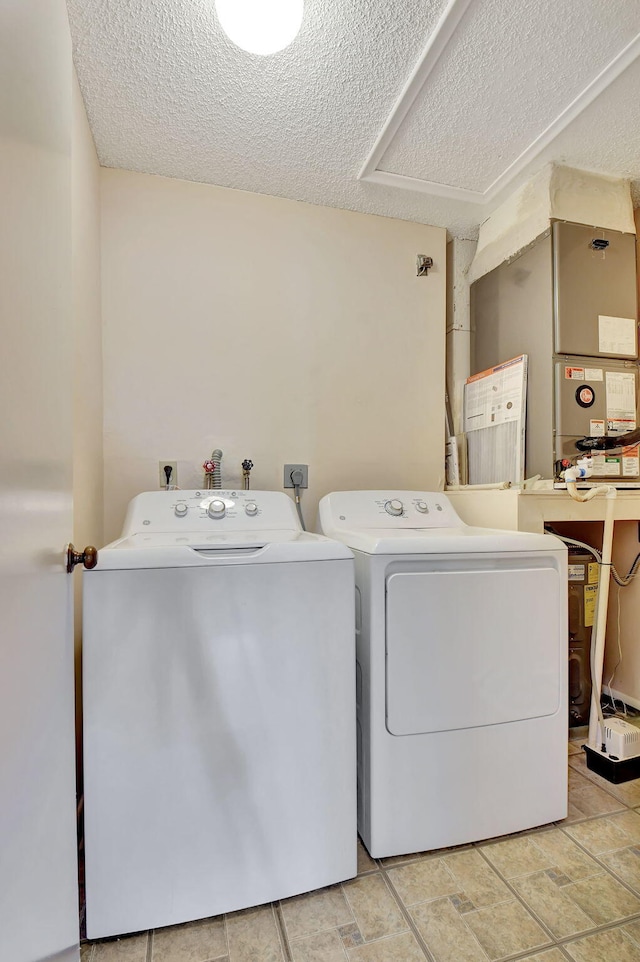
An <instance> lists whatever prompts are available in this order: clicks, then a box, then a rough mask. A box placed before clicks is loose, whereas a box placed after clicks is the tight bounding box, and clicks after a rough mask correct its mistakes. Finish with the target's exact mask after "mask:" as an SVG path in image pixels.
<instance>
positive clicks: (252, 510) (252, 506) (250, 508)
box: [244, 501, 258, 518]
mask: <svg viewBox="0 0 640 962" xmlns="http://www.w3.org/2000/svg"><path fill="white" fill-rule="evenodd" d="M244 510H245V511H246V513H247V514H248V515H249V517H251V518H252V517H253V516H254V514H257V513H258V505H257V504H256V503H255V501H248V502H247V504H245V506H244Z"/></svg>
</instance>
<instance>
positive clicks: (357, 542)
mask: <svg viewBox="0 0 640 962" xmlns="http://www.w3.org/2000/svg"><path fill="white" fill-rule="evenodd" d="M319 518H320V528H321V530H322V532H323V534H325V535H327V536H328V537H330V538H336V539H338V540H340V541H342V542H343V543H344V544H346V545H348V546H349V547H350V548H353V549H355V550H357V551H362V552H364V553H366V554H372V555H374V554H384V555H388V554H391V555H392V554H402V555H406V554H441V553H453V552H455V553H466V552H498V551H545V552H549V551H553V550H558V549H560V550H563V551H564V550H565V549H564V547H563V546H562V544H561V542H559V541H557V540H556V539H553V538H551V537H550V536H549V535H542V534H532V533H529V532H523V531H503V530H498V529H494V528H477V527H471V526H470V525H467V524H465V523H464V521H462V520H461V519H460V518H459V516H458V515H457V514H456V511H455V510H454V508H453V506H452V504H451V502H450V501H449V499H448V498H447V496H446V495H445V494H442V493H441V492H434V491H389V490H387V491H336V492H333V493H332V494H328V495H326V497H324V498H323V499H322V500H321V502H320V509H319Z"/></svg>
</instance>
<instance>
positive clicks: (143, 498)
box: [122, 489, 300, 537]
mask: <svg viewBox="0 0 640 962" xmlns="http://www.w3.org/2000/svg"><path fill="white" fill-rule="evenodd" d="M299 528H300V522H299V520H298V517H297V514H296V510H295V506H294V503H293V501H292V499H291V498H290V497H289V496H288V495H287V494H285V493H284V492H280V491H231V490H218V489H215V490H213V491H212V490H204V489H203V490H202V491H147V492H144V493H143V494H139V495H138V496H137V497H135V498H134V499H133V501H131V503H130V505H129V510H128V512H127V517H126V519H125V523H124V528H123V532H122V536H123V537H128V536H129V535H131V534H135V533H137V532H141V531H144V532H147V533H149V532H150V531H156V532H159V531H162V532H172V531H185V532H186V531H188V532H205V531H206V532H209V533H210V532H212V531H216V530H220V531H277V530H291V529H294V530H298V529H299Z"/></svg>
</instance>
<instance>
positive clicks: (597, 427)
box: [589, 418, 604, 438]
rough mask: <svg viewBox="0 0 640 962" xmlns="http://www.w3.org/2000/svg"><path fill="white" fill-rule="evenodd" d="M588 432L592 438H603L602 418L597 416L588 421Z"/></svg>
mask: <svg viewBox="0 0 640 962" xmlns="http://www.w3.org/2000/svg"><path fill="white" fill-rule="evenodd" d="M589 434H590V436H591V437H592V438H603V437H604V420H601V419H600V418H597V419H596V420H592V421H589Z"/></svg>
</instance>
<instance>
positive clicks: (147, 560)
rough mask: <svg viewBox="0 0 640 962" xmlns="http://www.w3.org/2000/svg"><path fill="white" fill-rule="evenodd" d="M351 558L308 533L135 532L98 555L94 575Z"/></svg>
mask: <svg viewBox="0 0 640 962" xmlns="http://www.w3.org/2000/svg"><path fill="white" fill-rule="evenodd" d="M352 558H353V555H352V554H351V552H350V551H349V549H348V548H347V547H346V546H345V545H344V544H340V543H339V542H337V541H332V540H331V539H329V538H325V537H323V536H322V535H318V534H310V533H309V532H306V531H295V530H293V531H292V530H289V531H287V530H279V531H266V530H265V531H261V532H259V534H256V533H252V532H247V531H244V532H243V531H241V532H229V533H228V534H225V533H224V532H219V533H217V534H203V533H202V532H201V531H196V532H193V531H192V532H189V531H185V532H183V533H182V534H178V533H176V532H174V531H171V532H153V533H149V534H147V533H143V532H138V533H136V534H132V535H130V536H129V537H128V538H120V539H119V540H118V541H114V542H112V543H111V544H109V545H107V546H106V547H105V548H102V549H101V550H100V551H99V552H98V564H97V566H96V567H95V568H94V569H93V570H92V571H87V572H85V574H87V575H91V574H93V573H94V572H96V571H97V572H99V571H105V570H116V569H135V568H194V567H206V566H212V565H220V564H276V563H286V562H304V561H333V560H340V559H343V560H345V559H346V560H349V559H352Z"/></svg>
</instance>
